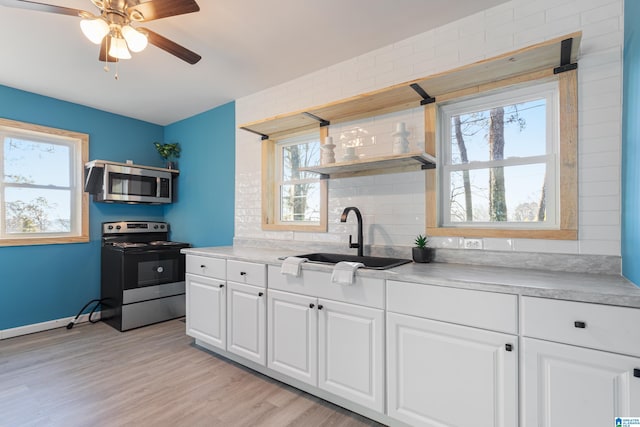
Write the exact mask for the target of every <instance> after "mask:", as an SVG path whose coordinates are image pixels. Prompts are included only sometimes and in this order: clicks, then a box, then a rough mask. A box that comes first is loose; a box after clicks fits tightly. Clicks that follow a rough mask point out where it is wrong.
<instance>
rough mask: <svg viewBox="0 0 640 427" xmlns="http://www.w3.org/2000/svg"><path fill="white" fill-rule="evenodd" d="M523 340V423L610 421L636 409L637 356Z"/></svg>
mask: <svg viewBox="0 0 640 427" xmlns="http://www.w3.org/2000/svg"><path fill="white" fill-rule="evenodd" d="M523 341H524V369H523V371H524V376H523V378H524V380H523V399H522V401H523V410H522V420H523V422H522V426H523V427H564V426H581V427H601V426H608V425H611V426H613V425H614V422H613V420H614V417H631V416H634V417H637V416H638V414H640V378H636V377H634V369H640V359H638V358H636V357H629V356H623V355H619V354H614V353H608V352H604V351H599V350H591V349H586V348H582V347H576V346H572V345H566V344H558V343H554V342H548V341H542V340H538V339H534V338H524V340H523ZM638 375H639V376H640V372H638Z"/></svg>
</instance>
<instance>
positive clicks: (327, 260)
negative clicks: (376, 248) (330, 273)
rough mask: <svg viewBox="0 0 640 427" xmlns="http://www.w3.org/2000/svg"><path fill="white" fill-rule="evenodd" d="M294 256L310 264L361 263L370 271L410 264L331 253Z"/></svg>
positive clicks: (404, 260) (386, 259) (406, 260)
mask: <svg viewBox="0 0 640 427" xmlns="http://www.w3.org/2000/svg"><path fill="white" fill-rule="evenodd" d="M296 256H297V257H299V258H307V259H308V260H309V261H310V262H319V263H323V264H337V263H339V262H340V261H349V262H361V263H363V264H364V268H369V269H371V270H386V269H388V268H393V267H397V266H399V265H402V264H407V263H409V262H411V260H410V259H402V258H386V257H375V256H358V255H345V254H331V253H312V254H305V255H296Z"/></svg>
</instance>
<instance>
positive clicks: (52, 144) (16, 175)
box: [0, 119, 89, 246]
mask: <svg viewBox="0 0 640 427" xmlns="http://www.w3.org/2000/svg"><path fill="white" fill-rule="evenodd" d="M0 142H1V143H2V150H0V168H1V169H2V180H1V181H0V202H1V203H0V245H3V246H10V245H31V244H50V243H71V242H82V241H88V240H89V239H88V212H87V196H86V195H85V194H84V193H83V191H82V176H83V167H84V163H85V162H86V161H87V153H88V136H87V135H86V134H80V133H75V132H68V131H62V130H59V129H52V128H46V127H43V126H36V125H29V124H25V123H19V122H14V121H10V120H4V119H0Z"/></svg>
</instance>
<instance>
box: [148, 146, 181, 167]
mask: <svg viewBox="0 0 640 427" xmlns="http://www.w3.org/2000/svg"><path fill="white" fill-rule="evenodd" d="M153 145H154V146H155V147H156V150H158V154H160V157H162V158H163V159H164V160H165V161H166V162H167V169H175V167H176V164H175V159H177V158H178V157H180V143H179V142H173V143H170V144H169V143H167V144H161V143H159V142H154V143H153Z"/></svg>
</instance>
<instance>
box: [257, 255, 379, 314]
mask: <svg viewBox="0 0 640 427" xmlns="http://www.w3.org/2000/svg"><path fill="white" fill-rule="evenodd" d="M269 289H279V290H281V291H287V292H295V293H297V294H302V295H309V296H312V297H318V298H327V299H332V300H334V301H342V302H350V303H353V304H359V305H365V306H368V307H374V308H384V279H375V278H373V277H362V276H359V275H357V274H356V279H355V281H354V283H353V284H351V285H339V284H337V283H332V282H331V273H329V272H326V271H316V270H302V273H301V274H300V276H298V277H294V276H290V275H288V274H282V273H280V267H278V266H274V265H270V266H269Z"/></svg>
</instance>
